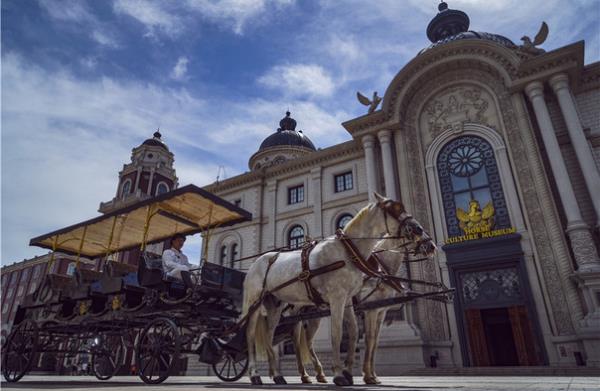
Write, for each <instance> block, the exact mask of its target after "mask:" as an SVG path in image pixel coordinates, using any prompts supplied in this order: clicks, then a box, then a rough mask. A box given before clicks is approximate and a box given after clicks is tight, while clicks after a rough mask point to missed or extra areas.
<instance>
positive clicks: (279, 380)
mask: <svg viewBox="0 0 600 391" xmlns="http://www.w3.org/2000/svg"><path fill="white" fill-rule="evenodd" d="M273 381H274V382H275V384H287V382H286V381H285V379H284V378H283V376H281V375H279V376H275V377H274V378H273Z"/></svg>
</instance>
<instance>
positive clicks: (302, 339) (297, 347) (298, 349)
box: [292, 322, 312, 384]
mask: <svg viewBox="0 0 600 391" xmlns="http://www.w3.org/2000/svg"><path fill="white" fill-rule="evenodd" d="M292 341H293V342H294V352H295V353H296V365H297V366H298V373H299V374H300V380H302V383H305V384H308V383H312V381H311V380H310V376H309V375H308V373H307V372H306V368H305V367H304V357H303V354H302V353H303V350H305V349H307V346H306V345H307V344H308V341H307V339H306V332H305V331H304V327H303V326H302V322H298V323H296V325H295V326H294V331H293V333H292ZM303 345H304V346H303Z"/></svg>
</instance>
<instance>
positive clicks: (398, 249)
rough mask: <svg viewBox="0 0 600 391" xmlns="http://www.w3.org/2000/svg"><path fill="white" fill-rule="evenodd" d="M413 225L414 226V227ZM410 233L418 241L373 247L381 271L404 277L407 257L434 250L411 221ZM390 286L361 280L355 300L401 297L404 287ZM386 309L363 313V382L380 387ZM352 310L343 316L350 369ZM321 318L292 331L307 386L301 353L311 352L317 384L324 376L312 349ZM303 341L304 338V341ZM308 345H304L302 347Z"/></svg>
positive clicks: (398, 239) (386, 242)
mask: <svg viewBox="0 0 600 391" xmlns="http://www.w3.org/2000/svg"><path fill="white" fill-rule="evenodd" d="M415 223H416V224H415ZM411 225H412V228H411V229H412V230H413V232H415V234H418V235H419V236H420V240H419V241H418V242H413V241H412V240H410V239H409V238H408V237H405V236H403V237H391V238H383V239H382V240H380V241H379V242H378V243H377V244H376V245H375V248H374V253H375V254H376V256H377V258H378V260H379V262H380V265H381V268H382V269H383V271H384V272H385V273H387V274H389V275H391V276H395V277H400V278H406V268H407V267H408V265H407V263H406V262H405V261H406V260H407V257H408V255H409V254H422V255H424V256H426V257H428V256H430V255H431V254H433V252H434V251H435V249H436V247H435V244H434V243H433V241H432V239H431V238H430V237H429V235H428V234H427V233H426V232H425V231H424V230H423V228H422V227H421V226H420V225H419V224H418V223H417V222H416V221H413V222H412V224H411ZM392 284H393V285H395V287H394V286H391V285H389V284H386V283H385V282H383V281H382V280H381V279H377V278H369V279H366V280H365V281H364V284H363V286H362V288H361V290H360V292H359V293H358V294H357V295H356V296H355V299H357V301H358V302H359V303H362V302H367V301H375V300H382V299H389V298H393V297H397V296H400V295H401V294H402V293H404V291H406V290H407V288H406V287H405V286H404V285H403V284H401V283H400V282H399V281H398V280H396V282H395V283H394V281H392ZM388 310H389V307H382V308H376V309H372V310H367V311H364V321H365V355H364V359H363V380H364V382H365V383H366V384H380V383H381V382H380V381H379V379H378V378H377V375H376V374H375V367H374V361H375V352H376V349H377V343H378V340H379V332H380V330H381V325H382V324H383V321H384V320H385V315H386V314H387V311H388ZM350 313H353V308H352V307H347V308H346V311H345V313H344V319H345V320H346V319H347V318H349V317H350V319H349V321H348V322H347V324H346V325H347V330H348V335H349V339H350V341H349V342H350V346H349V347H348V356H347V359H346V366H347V367H349V368H352V365H353V363H354V352H355V348H356V345H355V344H353V343H352V341H353V340H355V338H356V337H355V336H356V333H357V329H356V326H355V324H353V320H352V318H353V317H352V316H351V315H350ZM319 323H320V319H311V320H308V321H305V322H304V328H303V329H300V330H299V332H300V333H299V334H298V333H297V330H296V329H295V330H294V331H295V333H294V338H293V341H294V348H295V350H296V352H297V353H296V360H297V364H298V372H299V374H300V378H301V380H302V382H303V383H310V382H311V381H310V377H309V375H308V374H307V372H306V369H305V368H304V365H303V364H304V363H303V362H304V361H306V358H304V357H303V356H302V355H301V353H303V352H305V351H308V352H309V353H310V359H311V361H312V363H313V365H314V367H315V371H316V378H317V381H319V382H324V379H325V375H324V373H323V369H322V367H321V365H320V361H319V359H318V357H317V356H316V354H315V352H314V349H313V344H312V342H313V338H314V335H315V334H316V331H317V329H318V327H319ZM303 338H304V339H303ZM304 343H305V344H306V345H307V346H303V344H304Z"/></svg>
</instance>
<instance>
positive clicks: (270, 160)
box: [248, 111, 316, 170]
mask: <svg viewBox="0 0 600 391" xmlns="http://www.w3.org/2000/svg"><path fill="white" fill-rule="evenodd" d="M315 150H316V149H315V146H314V145H313V143H312V141H310V139H309V138H308V137H306V136H305V135H304V133H302V131H301V130H298V131H297V130H296V120H295V119H293V118H292V117H290V112H289V111H287V112H286V113H285V117H284V118H283V119H282V120H281V121H279V129H277V131H276V132H275V133H273V134H271V135H270V136H269V137H267V138H266V139H265V140H264V141H263V142H262V143H261V144H260V147H259V148H258V151H257V152H256V153H255V154H254V155H252V157H250V161H249V162H248V166H249V167H250V169H251V170H258V169H260V168H262V167H267V166H271V165H274V164H281V163H283V162H285V161H287V160H290V159H295V158H297V157H300V156H302V155H305V154H307V153H311V152H314V151H315Z"/></svg>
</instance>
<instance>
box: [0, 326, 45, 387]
mask: <svg viewBox="0 0 600 391" xmlns="http://www.w3.org/2000/svg"><path fill="white" fill-rule="evenodd" d="M37 345H38V327H37V325H36V324H35V322H34V321H32V320H30V319H26V320H24V321H23V322H21V323H20V324H19V325H18V326H17V328H16V329H14V330H13V332H12V333H11V334H10V335H9V337H8V339H7V341H6V345H5V346H4V349H5V350H4V352H3V356H4V357H3V360H2V375H4V378H5V379H6V381H7V382H10V383H12V382H16V381H19V379H21V378H22V377H23V376H25V374H26V373H27V372H28V371H29V369H31V366H32V365H33V361H34V358H35V356H36V352H37Z"/></svg>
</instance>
